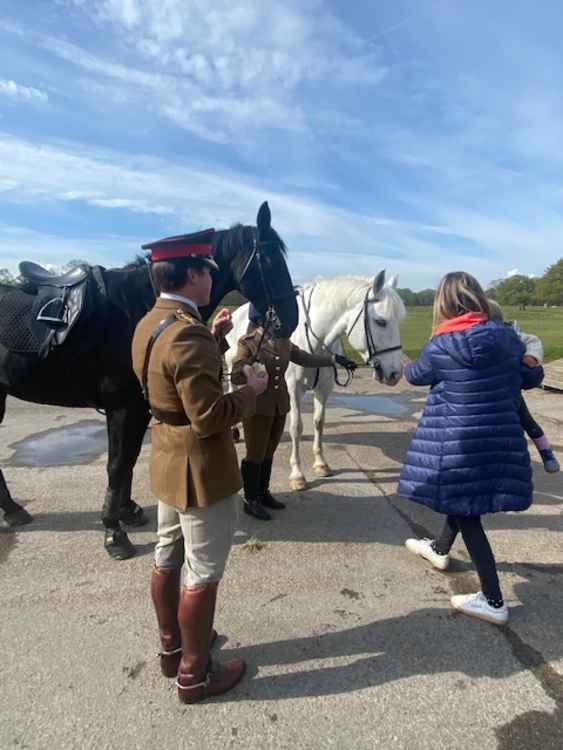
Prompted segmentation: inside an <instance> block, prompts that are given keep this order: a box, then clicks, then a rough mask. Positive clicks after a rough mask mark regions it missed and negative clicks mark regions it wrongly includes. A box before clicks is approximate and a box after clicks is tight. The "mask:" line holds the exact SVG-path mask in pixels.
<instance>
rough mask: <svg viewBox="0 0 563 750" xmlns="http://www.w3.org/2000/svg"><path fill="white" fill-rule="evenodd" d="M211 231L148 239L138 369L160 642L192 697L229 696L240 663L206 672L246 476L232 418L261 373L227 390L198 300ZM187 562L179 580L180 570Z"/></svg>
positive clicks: (206, 277) (167, 670)
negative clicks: (150, 283)
mask: <svg viewBox="0 0 563 750" xmlns="http://www.w3.org/2000/svg"><path fill="white" fill-rule="evenodd" d="M211 236H212V230H210V231H209V232H205V233H198V234H196V235H184V236H183V237H179V238H178V237H175V238H170V239H167V240H161V241H160V242H157V243H153V244H152V245H146V246H145V248H148V249H150V250H151V256H150V261H151V264H152V273H153V278H154V279H155V282H156V285H157V287H158V288H159V289H160V296H159V297H158V299H157V301H156V304H155V306H154V307H153V309H152V310H151V311H150V312H149V313H147V315H145V317H144V318H143V319H142V320H141V321H140V323H139V325H138V326H137V328H136V331H135V335H134V338H133V347H132V355H133V367H134V369H135V373H136V375H137V377H138V378H139V381H140V382H141V385H142V387H143V390H144V392H145V396H146V397H147V399H148V400H149V403H150V406H151V411H152V414H153V416H154V418H155V420H156V424H154V426H153V428H152V449H151V463H150V477H151V489H152V491H153V492H154V494H155V495H156V496H157V497H158V500H159V502H158V532H157V533H158V542H157V545H156V551H155V566H154V568H153V572H152V576H151V595H152V599H153V603H154V607H155V610H156V616H157V620H158V624H159V629H160V639H161V646H162V652H161V667H162V671H163V673H164V674H165V675H167V676H169V677H171V676H177V680H176V685H177V687H178V694H179V698H180V700H181V701H182V702H184V703H195V702H196V701H200V700H202V699H203V698H205V697H206V696H209V695H218V694H220V693H224V692H226V691H227V690H229V689H230V688H231V687H233V686H234V685H235V684H236V683H237V682H238V681H239V680H240V678H241V677H242V675H243V673H244V669H245V665H244V662H242V661H241V660H240V659H234V660H232V661H229V662H226V663H224V664H222V665H219V666H218V667H215V666H214V667H212V665H211V659H210V648H211V645H212V642H213V640H214V639H215V637H216V633H215V631H214V630H213V619H214V613H215V602H216V599H217V587H218V585H219V581H220V580H221V577H222V575H223V571H224V568H225V564H226V561H227V557H228V554H229V551H230V548H231V544H232V538H233V534H234V531H235V523H236V510H237V497H238V496H237V492H238V490H239V489H240V487H241V485H242V482H241V476H240V472H239V468H238V461H237V455H236V451H235V447H234V444H233V440H232V437H231V427H232V425H234V424H236V423H237V422H239V421H240V420H241V419H246V418H248V417H250V416H251V415H252V414H253V413H254V410H255V406H256V396H257V395H259V394H260V393H262V392H263V390H264V389H265V388H266V384H267V377H258V376H256V374H255V373H254V372H253V371H252V370H251V369H250V368H249V369H248V377H247V378H246V376H244V375H243V376H242V380H246V385H245V386H244V387H243V388H241V389H240V390H239V391H237V392H236V393H231V394H227V395H224V394H223V388H222V383H221V368H222V358H221V354H222V352H221V349H220V346H219V344H218V340H217V339H222V340H223V339H224V335H225V333H227V332H228V331H229V330H230V327H232V324H231V322H230V314H229V312H228V311H227V310H224V311H222V312H221V313H219V315H218V316H217V318H216V319H215V322H214V325H213V328H212V330H211V331H210V330H209V329H208V328H207V326H206V325H205V324H204V323H203V322H202V320H201V317H200V315H199V312H198V306H203V305H206V304H208V303H209V296H210V292H211V283H212V280H211V274H210V270H211V269H212V268H213V267H215V268H217V266H216V265H215V263H214V261H213V260H212V258H211V257H210V256H211V254H212V245H211V241H210V240H211ZM184 563H185V581H184V585H183V586H182V585H181V571H182V566H183V564H184Z"/></svg>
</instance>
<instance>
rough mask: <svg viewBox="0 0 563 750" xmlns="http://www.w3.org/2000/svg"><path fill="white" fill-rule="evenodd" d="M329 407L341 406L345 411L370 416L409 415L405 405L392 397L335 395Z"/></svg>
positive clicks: (331, 398)
mask: <svg viewBox="0 0 563 750" xmlns="http://www.w3.org/2000/svg"><path fill="white" fill-rule="evenodd" d="M329 405H331V406H340V407H341V408H343V409H351V410H353V411H365V412H368V413H369V414H384V415H386V416H402V415H403V414H408V412H409V410H408V408H407V407H406V406H405V405H404V404H401V403H399V402H398V401H396V400H394V399H393V397H392V396H365V395H353V394H350V395H349V396H348V395H344V394H341V393H338V394H334V395H332V396H331V397H330V399H329Z"/></svg>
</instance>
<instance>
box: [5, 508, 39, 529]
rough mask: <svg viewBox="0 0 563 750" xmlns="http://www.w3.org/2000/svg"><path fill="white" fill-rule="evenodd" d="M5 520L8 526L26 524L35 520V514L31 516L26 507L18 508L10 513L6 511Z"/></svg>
mask: <svg viewBox="0 0 563 750" xmlns="http://www.w3.org/2000/svg"><path fill="white" fill-rule="evenodd" d="M4 521H6V523H7V524H8V526H25V524H26V523H31V522H32V521H33V516H31V515H30V514H29V513H28V512H27V510H25V508H18V509H17V510H13V511H11V512H10V513H5V514H4Z"/></svg>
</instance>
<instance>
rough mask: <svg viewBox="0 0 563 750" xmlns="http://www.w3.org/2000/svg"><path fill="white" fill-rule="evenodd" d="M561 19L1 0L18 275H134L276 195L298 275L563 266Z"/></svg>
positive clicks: (8, 245)
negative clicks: (44, 270) (84, 271)
mask: <svg viewBox="0 0 563 750" xmlns="http://www.w3.org/2000/svg"><path fill="white" fill-rule="evenodd" d="M562 26H563V7H562V6H561V5H560V3H557V2H554V1H551V0H545V1H544V2H542V3H540V4H533V3H529V2H514V0H512V2H506V1H505V0H495V2H494V3H491V2H485V1H484V0H472V2H471V3H469V2H462V0H457V1H456V0H424V2H422V0H416V2H415V1H414V0H394V1H393V2H391V1H390V0H388V1H387V2H383V0H381V1H380V2H367V1H365V0H364V1H363V2H362V1H361V0H358V2H355V3H351V2H346V3H344V2H336V0H333V1H332V2H327V1H326V0H325V1H321V0H268V2H263V0H262V1H261V0H244V1H242V0H241V1H239V0H214V2H212V3H210V2H208V1H207V0H206V1H204V0H51V1H49V0H42V1H41V2H39V0H25V1H22V0H2V2H1V3H0V44H1V48H2V66H1V68H0V199H1V200H0V266H6V267H8V268H10V269H15V268H16V266H17V262H18V261H19V260H21V259H24V258H25V259H30V260H35V261H37V262H44V263H51V264H54V265H60V264H63V263H65V262H66V261H68V260H69V259H71V258H76V257H81V258H86V259H88V260H90V261H91V262H92V263H102V264H104V265H107V266H111V265H120V264H122V263H124V262H126V261H127V260H129V259H130V258H131V257H132V256H133V255H134V254H135V253H136V252H137V251H138V250H139V247H140V244H141V243H143V242H147V241H150V240H154V239H156V238H158V237H161V236H165V235H169V234H176V233H180V232H188V231H192V230H195V229H200V228H205V227H209V226H215V227H216V228H223V227H227V226H229V225H230V224H232V223H234V222H236V221H241V222H243V223H254V220H255V217H256V212H257V209H258V206H259V204H260V203H261V201H262V200H265V199H267V200H268V201H269V202H270V206H271V209H272V216H273V223H274V226H275V227H276V228H277V229H278V231H279V232H280V234H281V235H282V236H283V237H284V239H285V240H286V242H287V244H288V245H289V249H290V266H291V271H292V274H293V277H294V279H295V281H298V282H303V281H306V280H308V279H310V278H312V277H313V276H315V275H318V274H322V275H327V276H328V275H337V274H348V273H361V274H369V275H372V274H375V273H377V272H378V271H379V270H380V269H381V268H386V269H387V270H388V272H389V273H399V274H400V285H401V286H410V287H412V288H414V289H420V288H423V287H427V286H434V285H435V284H436V283H437V281H438V279H439V278H440V276H441V275H442V274H443V273H444V272H446V271H448V270H454V269H465V270H468V271H471V272H472V273H475V274H476V275H477V276H478V277H479V278H480V279H481V280H482V281H483V282H484V283H487V282H489V281H490V280H492V279H495V278H500V277H503V276H506V275H507V274H508V273H510V272H511V271H514V269H519V270H520V271H521V272H523V273H527V274H536V275H540V274H542V273H543V271H544V270H545V268H546V267H547V266H548V265H549V264H550V263H553V262H554V261H556V260H557V259H558V258H560V257H561V256H563V213H562V208H563V179H562V166H563V149H562V147H561V144H562V143H563V137H562V136H563V96H562V95H561V81H562V80H563V51H562V49H563V48H562V45H561V41H560V29H561V28H562Z"/></svg>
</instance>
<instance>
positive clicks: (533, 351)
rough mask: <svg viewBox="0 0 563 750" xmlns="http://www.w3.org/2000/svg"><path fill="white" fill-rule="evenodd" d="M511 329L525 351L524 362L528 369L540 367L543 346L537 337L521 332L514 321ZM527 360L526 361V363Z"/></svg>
mask: <svg viewBox="0 0 563 750" xmlns="http://www.w3.org/2000/svg"><path fill="white" fill-rule="evenodd" d="M512 327H513V328H514V330H515V331H516V333H517V334H518V338H519V339H520V341H521V342H522V343H523V344H524V346H525V347H526V351H525V352H524V362H525V363H526V364H527V365H529V366H530V367H534V365H541V364H542V362H543V344H542V341H541V339H540V338H539V336H535V335H534V334H533V333H526V332H525V331H522V330H521V329H520V326H519V325H518V323H517V322H516V321H514V323H513V324H512ZM528 358H529V359H528ZM527 359H528V361H526V360H527ZM534 359H535V360H536V361H535V362H534V361H533V360H534Z"/></svg>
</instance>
